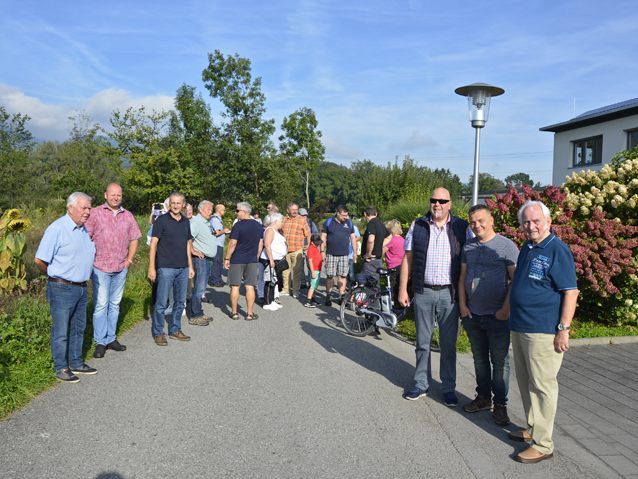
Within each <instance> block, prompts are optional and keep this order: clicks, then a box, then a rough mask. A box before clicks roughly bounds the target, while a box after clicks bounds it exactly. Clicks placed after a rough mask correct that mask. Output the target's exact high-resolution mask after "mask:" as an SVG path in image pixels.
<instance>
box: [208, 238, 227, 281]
mask: <svg viewBox="0 0 638 479" xmlns="http://www.w3.org/2000/svg"><path fill="white" fill-rule="evenodd" d="M223 271H224V247H223V246H217V253H216V254H215V257H214V258H213V261H212V265H211V268H210V277H209V279H208V281H209V283H210V284H221V283H223V282H224V280H223V279H222V272H223Z"/></svg>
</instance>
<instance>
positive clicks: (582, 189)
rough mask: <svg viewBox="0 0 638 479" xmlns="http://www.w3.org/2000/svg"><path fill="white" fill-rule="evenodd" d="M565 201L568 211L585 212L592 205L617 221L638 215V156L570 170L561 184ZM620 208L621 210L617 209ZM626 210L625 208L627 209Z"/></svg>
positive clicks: (588, 212) (589, 210)
mask: <svg viewBox="0 0 638 479" xmlns="http://www.w3.org/2000/svg"><path fill="white" fill-rule="evenodd" d="M563 189H564V191H565V192H566V193H567V200H566V204H567V206H568V207H569V208H570V209H571V210H572V211H578V212H579V213H580V214H582V215H584V216H587V215H589V214H590V213H591V211H592V209H593V208H598V209H600V210H604V211H607V212H608V213H611V215H614V216H616V218H615V219H617V220H618V221H620V220H621V218H618V216H619V215H620V216H622V217H623V219H626V218H636V217H638V211H636V207H637V206H638V158H635V159H628V160H625V161H623V162H622V163H619V164H618V165H616V166H612V165H609V164H607V165H604V166H603V167H602V168H601V169H600V171H593V170H585V171H581V172H580V173H574V174H573V175H571V176H570V177H569V178H567V180H566V181H565V183H564V184H563ZM619 209H622V210H624V211H623V213H622V214H621V212H620V211H615V210H619ZM627 210H629V211H627Z"/></svg>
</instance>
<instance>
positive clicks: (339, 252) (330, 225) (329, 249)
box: [321, 205, 357, 306]
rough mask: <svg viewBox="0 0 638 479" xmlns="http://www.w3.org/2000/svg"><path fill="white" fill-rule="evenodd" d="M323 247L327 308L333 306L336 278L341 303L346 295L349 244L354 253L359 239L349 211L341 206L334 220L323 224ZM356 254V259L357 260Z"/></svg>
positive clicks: (330, 219) (329, 219)
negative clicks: (333, 290)
mask: <svg viewBox="0 0 638 479" xmlns="http://www.w3.org/2000/svg"><path fill="white" fill-rule="evenodd" d="M321 240H322V241H323V247H322V248H321V257H322V259H323V261H324V264H325V265H326V276H327V279H326V303H325V304H326V306H331V305H332V301H331V299H330V292H331V291H332V286H333V285H334V278H335V276H336V277H337V283H338V285H339V296H340V301H341V300H343V296H344V295H345V293H346V276H348V269H349V266H350V265H349V262H348V253H349V247H348V245H349V244H352V248H353V251H355V252H356V251H357V238H356V237H355V235H354V227H353V226H352V221H350V219H349V218H348V209H347V208H346V207H345V206H343V205H340V206H338V207H337V212H336V214H335V216H334V217H333V218H328V219H327V220H326V222H325V223H324V224H323V231H322V233H321ZM356 257H357V256H356V253H355V255H354V258H355V260H356Z"/></svg>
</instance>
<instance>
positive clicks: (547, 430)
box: [509, 201, 579, 463]
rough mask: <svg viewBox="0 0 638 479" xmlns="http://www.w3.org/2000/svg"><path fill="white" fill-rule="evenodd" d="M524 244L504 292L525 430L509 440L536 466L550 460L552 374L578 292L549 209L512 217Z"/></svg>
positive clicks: (532, 205)
mask: <svg viewBox="0 0 638 479" xmlns="http://www.w3.org/2000/svg"><path fill="white" fill-rule="evenodd" d="M518 221H519V223H520V224H521V229H522V230H523V231H524V233H525V236H526V237H527V239H528V241H527V243H526V244H524V245H523V247H522V249H521V253H520V255H519V257H518V261H517V263H516V272H515V273H514V280H513V282H512V289H511V292H510V330H511V332H512V349H513V353H514V364H515V367H516V379H517V381H518V388H519V390H520V392H521V399H522V401H523V408H524V410H525V415H526V419H527V428H525V429H522V430H519V431H512V432H510V433H509V437H510V438H511V439H513V440H516V441H521V442H530V443H531V445H530V447H528V448H527V449H525V450H524V451H522V452H520V453H519V454H518V455H516V456H515V458H514V459H515V460H516V461H518V462H523V463H536V462H540V461H543V460H545V459H549V458H551V457H553V455H554V443H553V441H552V432H553V429H554V418H555V416H556V407H557V404H558V381H557V376H558V371H559V370H560V366H561V363H562V361H563V353H564V352H565V351H567V350H568V349H569V329H570V324H571V322H572V318H573V317H574V312H575V311H576V301H577V300H578V293H579V292H578V287H577V285H576V269H575V267H574V257H573V256H572V253H571V251H570V250H569V247H568V246H567V245H566V244H565V243H563V242H562V241H561V240H559V239H558V238H557V237H556V236H555V235H554V234H553V233H552V232H551V231H550V226H551V216H550V212H549V209H548V208H547V206H545V205H544V204H543V203H541V202H540V201H528V202H526V203H525V204H524V205H523V206H522V207H521V208H520V210H519V211H518Z"/></svg>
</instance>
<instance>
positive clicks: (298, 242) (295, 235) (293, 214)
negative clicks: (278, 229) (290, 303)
mask: <svg viewBox="0 0 638 479" xmlns="http://www.w3.org/2000/svg"><path fill="white" fill-rule="evenodd" d="M283 234H284V238H286V243H287V244H288V254H286V260H287V261H288V264H289V265H290V268H289V269H287V270H286V271H284V272H283V280H284V284H283V287H282V290H281V292H280V294H282V295H286V294H291V295H293V296H297V294H298V293H299V288H300V287H301V275H302V274H303V253H304V251H305V249H306V248H307V247H308V246H307V245H308V243H309V241H310V228H309V227H308V221H307V220H306V218H305V217H304V216H301V215H300V214H299V205H298V204H297V203H290V204H289V205H288V215H287V216H286V217H285V218H284V225H283ZM291 274H292V288H291V285H290V283H291V281H290V275H291Z"/></svg>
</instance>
